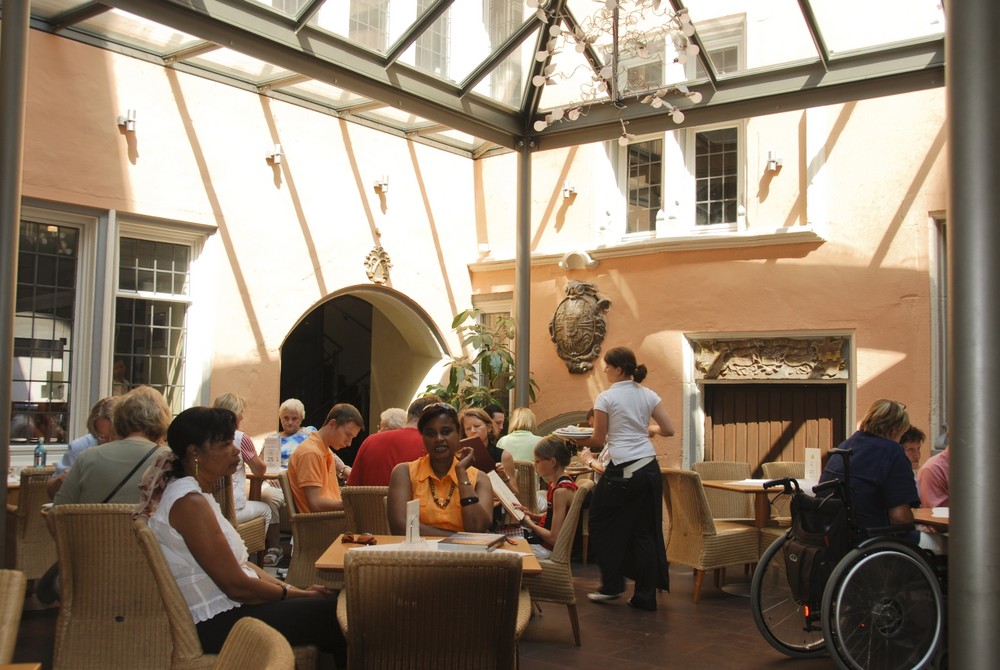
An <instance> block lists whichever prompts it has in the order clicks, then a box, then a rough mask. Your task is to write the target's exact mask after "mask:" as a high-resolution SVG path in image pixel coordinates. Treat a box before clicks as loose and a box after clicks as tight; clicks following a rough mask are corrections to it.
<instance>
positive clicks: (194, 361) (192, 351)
mask: <svg viewBox="0 0 1000 670" xmlns="http://www.w3.org/2000/svg"><path fill="white" fill-rule="evenodd" d="M115 232H116V234H115V235H114V238H113V244H114V250H113V255H112V256H111V257H112V258H113V259H114V263H113V267H114V276H113V278H112V283H111V289H110V291H109V293H110V299H109V300H108V301H107V303H106V304H107V310H106V313H105V315H104V318H105V320H106V321H105V322H106V323H109V324H111V326H110V328H109V330H108V333H107V340H106V342H105V350H106V355H107V360H108V361H111V360H112V358H113V356H114V338H115V333H114V323H115V312H114V310H115V304H116V302H117V298H119V297H126V298H142V299H147V300H168V301H169V300H173V301H177V302H184V303H186V305H187V334H186V338H185V345H184V393H183V398H182V404H183V406H184V407H191V406H193V405H199V404H208V388H207V384H206V382H207V380H208V379H209V376H210V372H211V355H212V350H211V339H212V338H211V321H210V319H209V318H208V317H207V315H209V314H211V313H212V308H211V305H210V304H208V303H209V302H210V300H211V292H210V291H207V290H206V286H207V285H209V282H210V279H209V278H208V277H207V276H205V273H206V272H207V268H206V267H205V266H206V265H207V263H206V262H205V259H204V257H203V256H204V255H203V249H204V245H205V240H206V237H207V233H206V231H202V230H196V229H193V228H187V227H184V226H183V225H172V224H169V223H168V224H164V223H161V222H156V223H153V222H147V221H143V220H142V219H139V218H133V217H126V216H122V218H121V219H120V220H119V225H118V227H117V230H116V231H115ZM122 237H131V238H136V239H142V240H150V241H153V242H166V243H169V244H179V245H184V246H187V247H189V248H190V249H191V255H190V258H189V264H188V268H189V278H190V287H189V291H188V295H187V297H186V298H185V299H179V298H177V297H175V296H165V295H164V294H161V293H155V292H149V291H135V292H125V293H122V292H120V291H119V288H118V286H119V283H118V282H119V276H118V267H119V260H120V244H119V243H120V240H121V238H122ZM105 367H106V368H107V369H108V374H107V375H106V379H104V380H102V382H104V383H105V384H106V385H107V388H108V389H109V390H110V385H111V375H110V370H111V366H110V364H109V365H107V366H105Z"/></svg>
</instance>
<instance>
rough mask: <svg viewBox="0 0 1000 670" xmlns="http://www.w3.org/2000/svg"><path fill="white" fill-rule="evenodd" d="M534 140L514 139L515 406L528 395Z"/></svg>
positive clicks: (521, 403) (523, 404)
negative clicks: (515, 218) (515, 190)
mask: <svg viewBox="0 0 1000 670" xmlns="http://www.w3.org/2000/svg"><path fill="white" fill-rule="evenodd" d="M534 146H535V142H534V140H531V139H528V138H521V139H520V140H518V141H517V235H516V238H515V241H514V246H515V257H514V313H515V321H516V326H517V332H516V334H515V336H514V356H515V358H514V378H515V385H514V407H527V406H528V401H529V399H530V398H531V395H530V393H529V389H530V385H529V384H528V378H529V376H530V375H531V337H530V335H531V151H532V149H533V148H534Z"/></svg>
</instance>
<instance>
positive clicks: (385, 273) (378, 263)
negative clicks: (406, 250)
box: [365, 247, 392, 284]
mask: <svg viewBox="0 0 1000 670" xmlns="http://www.w3.org/2000/svg"><path fill="white" fill-rule="evenodd" d="M391 269H392V260H391V259H390V258H389V254H388V253H387V252H386V250H385V249H383V248H382V247H375V248H374V249H372V250H371V251H369V252H368V255H367V256H365V274H366V275H368V279H369V280H371V281H372V282H374V283H376V284H384V283H386V282H387V281H388V280H389V270H391Z"/></svg>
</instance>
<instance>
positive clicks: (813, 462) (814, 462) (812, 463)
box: [805, 449, 820, 482]
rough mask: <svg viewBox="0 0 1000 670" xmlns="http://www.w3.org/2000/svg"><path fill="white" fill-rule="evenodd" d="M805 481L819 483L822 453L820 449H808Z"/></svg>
mask: <svg viewBox="0 0 1000 670" xmlns="http://www.w3.org/2000/svg"><path fill="white" fill-rule="evenodd" d="M805 475H806V476H805V479H806V480H808V481H814V482H815V481H819V475H820V451H819V449H806V472H805Z"/></svg>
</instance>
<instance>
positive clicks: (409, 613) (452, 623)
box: [337, 550, 531, 670]
mask: <svg viewBox="0 0 1000 670" xmlns="http://www.w3.org/2000/svg"><path fill="white" fill-rule="evenodd" d="M344 571H345V577H344V580H345V582H346V584H347V588H346V589H344V590H343V591H341V592H340V598H339V599H338V601H337V620H338V621H339V622H340V628H341V630H343V631H344V637H345V638H346V639H347V667H349V668H366V667H379V668H382V669H383V670H387V669H390V668H416V667H423V666H426V665H428V664H430V665H433V667H435V668H438V669H439V670H444V669H446V668H454V669H455V670H476V669H479V668H481V669H486V668H490V669H493V668H501V669H503V670H510V669H512V668H516V667H517V640H518V638H519V637H520V635H521V633H522V632H523V630H524V628H525V627H526V626H527V622H528V618H529V615H530V610H531V600H530V597H529V596H528V594H527V592H526V591H522V590H520V587H521V557H520V556H518V555H517V554H514V553H509V552H495V553H488V552H471V551H456V552H450V551H406V550H400V551H391V552H390V551H378V552H375V551H372V552H363V551H362V552H358V551H351V552H348V553H347V555H346V556H345V558H344ZM459 594H460V595H459ZM429 659H433V663H430V660H429Z"/></svg>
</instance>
